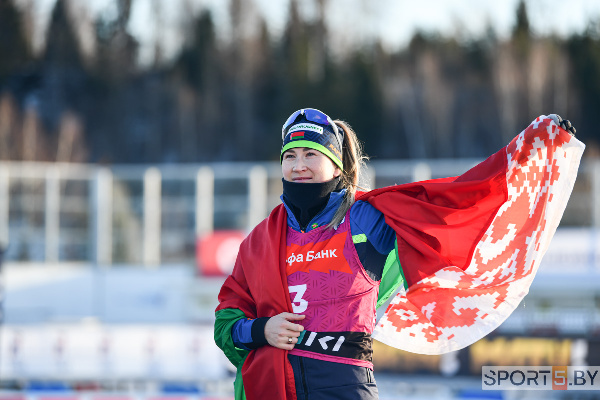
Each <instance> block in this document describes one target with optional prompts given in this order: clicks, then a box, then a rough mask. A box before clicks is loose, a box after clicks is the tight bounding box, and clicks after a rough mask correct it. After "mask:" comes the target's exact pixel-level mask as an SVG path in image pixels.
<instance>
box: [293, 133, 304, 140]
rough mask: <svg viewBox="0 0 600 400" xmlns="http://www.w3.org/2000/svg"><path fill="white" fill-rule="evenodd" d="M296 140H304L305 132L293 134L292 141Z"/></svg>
mask: <svg viewBox="0 0 600 400" xmlns="http://www.w3.org/2000/svg"><path fill="white" fill-rule="evenodd" d="M295 139H304V131H298V132H293V133H292V135H291V140H295Z"/></svg>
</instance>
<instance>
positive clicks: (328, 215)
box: [279, 189, 346, 232]
mask: <svg viewBox="0 0 600 400" xmlns="http://www.w3.org/2000/svg"><path fill="white" fill-rule="evenodd" d="M345 194H346V189H342V190H340V191H339V192H331V194H330V195H329V200H328V201H327V205H326V206H325V208H323V209H322V210H321V211H320V212H319V213H318V214H317V215H315V216H314V218H313V219H311V220H310V222H309V223H308V225H307V227H306V232H310V231H311V230H313V229H315V228H318V227H321V226H324V225H327V224H328V223H329V222H331V219H332V218H333V215H334V214H335V212H336V211H337V209H338V207H339V206H340V205H341V204H342V201H343V200H344V195H345ZM279 198H280V199H281V202H282V203H283V205H284V206H285V210H286V211H287V224H288V226H289V227H290V228H292V229H294V230H295V231H300V223H299V222H298V221H297V220H296V217H295V216H294V213H293V212H292V210H291V209H290V208H289V206H288V205H287V204H286V203H285V201H284V200H283V195H281V196H280V197H279ZM315 224H317V225H316V226H315ZM313 226H314V227H313Z"/></svg>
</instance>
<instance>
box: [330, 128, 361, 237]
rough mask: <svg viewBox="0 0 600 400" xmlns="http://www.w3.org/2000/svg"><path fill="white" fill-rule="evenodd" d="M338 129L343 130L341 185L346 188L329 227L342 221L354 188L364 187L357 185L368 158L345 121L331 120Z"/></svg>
mask: <svg viewBox="0 0 600 400" xmlns="http://www.w3.org/2000/svg"><path fill="white" fill-rule="evenodd" d="M333 122H334V123H335V124H336V125H337V127H338V129H341V130H342V131H343V132H344V140H343V142H342V154H343V160H342V162H343V164H344V171H343V172H342V185H343V187H344V188H345V189H346V195H345V196H344V200H343V201H342V204H341V205H340V207H339V208H338V209H337V211H336V212H335V214H334V216H333V218H332V219H331V222H330V223H329V224H328V225H327V226H328V227H330V228H336V227H337V226H339V224H340V223H341V222H342V220H343V219H344V217H345V216H346V213H347V212H348V210H349V209H350V207H351V206H352V204H354V197H355V195H356V189H358V188H360V189H365V190H366V188H363V187H361V186H359V182H360V178H361V173H362V172H363V171H364V170H363V167H364V166H365V160H368V159H369V158H368V157H367V156H366V155H365V154H364V153H363V149H362V144H361V143H360V141H359V140H358V137H357V136H356V133H355V132H354V131H353V130H352V128H351V127H350V125H349V124H348V123H347V122H344V121H340V120H335V121H333Z"/></svg>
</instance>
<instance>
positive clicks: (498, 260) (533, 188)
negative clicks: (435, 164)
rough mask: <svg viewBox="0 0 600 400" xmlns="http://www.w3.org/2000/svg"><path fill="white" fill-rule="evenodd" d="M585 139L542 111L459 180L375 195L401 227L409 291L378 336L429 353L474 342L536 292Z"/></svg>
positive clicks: (382, 321) (397, 300)
mask: <svg viewBox="0 0 600 400" xmlns="http://www.w3.org/2000/svg"><path fill="white" fill-rule="evenodd" d="M584 148H585V145H584V144H583V143H581V142H580V141H579V140H577V139H576V138H575V137H574V136H571V135H570V134H569V133H568V132H566V131H565V130H563V129H562V128H560V127H558V126H557V125H556V124H555V122H554V121H553V120H552V119H551V118H550V117H546V116H540V117H538V118H537V119H536V120H535V121H533V122H532V123H531V125H529V127H527V129H525V130H524V131H523V132H521V133H520V134H519V135H518V136H517V137H516V138H515V139H513V140H512V142H511V143H510V144H509V145H508V146H506V147H505V148H503V149H502V150H500V151H499V152H498V153H496V154H494V155H492V156H491V157H489V158H488V159H487V160H485V161H484V162H482V163H481V164H479V165H477V166H475V167H474V168H472V169H471V170H469V171H467V172H466V173H465V174H463V175H461V176H459V177H456V178H446V179H438V180H430V181H424V182H416V183H413V184H408V185H399V186H397V187H395V189H392V190H390V188H383V189H378V190H375V191H372V192H369V193H367V194H366V195H365V196H364V198H361V199H362V200H368V201H369V202H370V203H371V204H372V205H373V206H375V207H376V208H378V209H379V210H380V211H382V212H383V213H384V215H385V216H386V222H387V223H388V224H389V225H390V226H392V227H393V228H394V230H395V231H396V233H397V240H398V252H397V256H398V259H399V262H400V264H401V268H402V271H403V274H404V276H405V278H406V285H405V286H406V289H405V290H403V291H402V292H401V293H399V294H398V295H396V297H395V298H394V299H393V300H392V302H391V303H390V305H389V307H388V308H387V310H386V312H385V314H384V315H383V316H382V317H381V318H380V320H379V321H378V323H377V326H376V329H375V332H374V334H373V337H374V338H375V339H377V340H379V341H381V342H383V343H386V344H388V345H390V346H393V347H396V348H399V349H403V350H407V351H411V352H415V353H422V354H441V353H445V352H449V351H454V350H458V349H461V348H463V347H466V346H468V345H470V344H472V343H473V342H475V341H477V340H479V339H480V338H482V337H484V336H485V335H487V334H488V333H490V332H491V331H492V330H494V329H496V328H497V327H498V326H499V325H500V324H501V323H502V322H503V321H504V320H505V319H506V318H507V317H508V316H509V315H510V314H511V313H512V311H513V310H514V309H515V308H516V307H517V306H518V304H519V302H520V301H521V300H522V299H523V297H524V296H525V295H526V294H527V293H528V291H529V286H530V285H531V282H532V281H533V278H534V277H535V274H536V272H537V269H538V267H539V265H540V262H541V260H542V256H543V255H544V253H545V252H546V250H547V249H548V246H549V245H550V242H551V239H552V236H553V235H554V232H555V231H556V228H557V226H558V224H559V222H560V219H561V217H562V215H563V212H564V209H565V207H566V205H567V201H568V200H569V196H570V195H571V191H572V189H573V184H574V182H575V178H576V176H577V170H578V167H579V161H580V159H581V156H582V153H583V150H584Z"/></svg>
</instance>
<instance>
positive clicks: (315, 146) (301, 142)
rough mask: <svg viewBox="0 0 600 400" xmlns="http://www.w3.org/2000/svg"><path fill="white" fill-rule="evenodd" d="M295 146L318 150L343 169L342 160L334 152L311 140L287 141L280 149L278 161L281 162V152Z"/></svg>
mask: <svg viewBox="0 0 600 400" xmlns="http://www.w3.org/2000/svg"><path fill="white" fill-rule="evenodd" d="M296 147H308V148H309V149H314V150H318V151H320V152H321V153H323V154H325V155H326V156H327V157H329V158H330V159H331V161H333V162H334V163H335V165H337V166H338V167H340V169H341V170H342V171H343V170H344V164H342V161H341V160H340V159H339V158H337V157H336V156H335V154H333V153H332V152H331V151H330V150H328V149H327V148H326V147H325V146H323V145H322V144H319V143H316V142H311V141H310V140H294V141H293V142H289V143H288V144H286V145H285V146H283V148H282V149H281V155H280V156H279V161H280V162H283V153H285V152H286V151H287V150H289V149H294V148H296Z"/></svg>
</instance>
